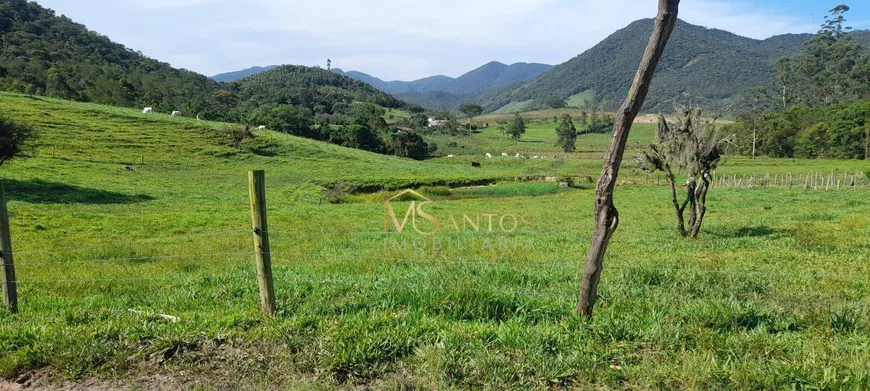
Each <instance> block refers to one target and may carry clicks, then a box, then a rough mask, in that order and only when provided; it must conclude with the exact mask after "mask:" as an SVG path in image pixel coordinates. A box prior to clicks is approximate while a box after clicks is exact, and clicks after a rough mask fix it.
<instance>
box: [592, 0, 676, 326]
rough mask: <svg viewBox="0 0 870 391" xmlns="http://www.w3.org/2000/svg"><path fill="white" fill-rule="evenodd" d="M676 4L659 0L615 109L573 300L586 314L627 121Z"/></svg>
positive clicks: (607, 234)
mask: <svg viewBox="0 0 870 391" xmlns="http://www.w3.org/2000/svg"><path fill="white" fill-rule="evenodd" d="M679 5H680V0H659V10H658V15H657V16H656V21H655V28H654V30H653V33H652V36H651V37H650V40H649V44H648V45H647V48H646V51H645V52H644V55H643V59H642V60H641V62H640V66H639V67H638V69H637V74H636V75H635V76H634V82H633V84H632V86H631V90H630V91H629V92H628V97H627V98H626V99H625V103H623V104H622V107H621V108H620V110H619V112H618V113H617V116H616V121H615V122H614V125H613V139H612V140H611V144H610V149H609V150H608V151H607V154H606V155H605V156H604V168H603V169H602V170H601V177H600V178H599V179H598V187H597V188H596V191H595V231H594V233H593V234H592V240H591V245H590V246H589V255H588V256H587V257H586V267H585V270H584V273H583V281H582V282H581V283H580V298H579V300H578V301H577V311H578V312H579V313H580V314H582V315H583V316H585V317H586V318H591V317H592V310H593V308H594V307H595V300H596V298H597V296H598V282H599V280H600V279H601V271H602V267H603V264H604V254H605V253H606V252H607V245H608V243H609V242H610V238H611V237H613V233H614V232H616V228H617V227H618V226H619V212H618V211H617V210H616V207H615V206H614V205H613V189H614V188H615V186H616V178H617V176H618V175H619V166H620V164H622V156H623V154H624V153H625V143H626V140H627V139H628V134H629V132H630V131H631V124H632V123H633V122H634V119H635V118H636V117H637V114H638V112H640V109H641V107H643V102H644V100H645V99H646V95H647V92H649V87H650V82H651V81H652V78H653V75H654V74H655V71H656V67H657V66H658V63H659V59H661V57H662V53H663V52H664V50H665V46H666V45H667V43H668V39H669V38H670V36H671V33H672V32H673V31H674V26H675V25H676V23H677V13H678V10H679Z"/></svg>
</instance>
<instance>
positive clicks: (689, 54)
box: [479, 19, 870, 111]
mask: <svg viewBox="0 0 870 391" xmlns="http://www.w3.org/2000/svg"><path fill="white" fill-rule="evenodd" d="M653 23H654V20H653V19H641V20H638V21H635V22H633V23H631V24H629V25H628V26H626V27H625V28H623V29H621V30H619V31H616V32H615V33H613V34H612V35H610V36H609V37H607V38H606V39H604V40H603V41H601V42H600V43H598V44H597V45H595V46H594V47H592V48H590V49H589V50H587V51H585V52H583V53H582V54H580V55H579V56H577V57H574V58H573V59H571V60H569V61H567V62H565V63H563V64H561V65H558V66H556V67H555V68H553V69H551V70H550V71H548V72H545V73H544V74H542V75H540V76H539V77H538V78H536V79H535V80H534V81H531V82H529V83H527V84H524V85H522V86H520V87H519V88H514V89H505V90H503V91H501V92H500V93H498V94H490V96H486V97H482V98H481V100H480V102H479V103H481V104H482V105H483V106H484V107H485V109H486V110H487V111H495V110H498V109H499V108H501V107H504V106H506V105H508V104H510V103H512V102H527V101H532V100H534V101H536V102H543V101H544V100H546V99H547V98H552V97H556V98H560V99H568V98H569V97H571V96H573V95H576V94H580V93H584V92H585V91H593V92H595V93H596V95H597V96H598V97H599V98H601V99H603V100H605V101H606V102H607V103H608V106H609V107H610V108H614V107H616V106H617V105H619V104H620V103H621V102H622V100H623V99H624V98H625V95H626V93H627V92H628V90H629V88H630V87H631V82H632V79H633V77H634V74H635V72H636V71H637V65H638V63H639V62H640V59H641V57H642V55H643V51H644V49H645V47H646V45H647V43H648V41H649V35H650V32H651V31H652V29H653ZM850 34H852V36H853V38H854V39H855V40H856V41H857V42H859V43H861V44H862V45H864V46H865V47H867V48H870V32H868V31H858V32H853V33H850ZM811 37H812V34H785V35H778V36H774V37H771V38H768V39H765V40H756V39H752V38H746V37H742V36H739V35H736V34H733V33H730V32H727V31H724V30H717V29H709V28H706V27H702V26H696V25H692V24H689V23H687V22H685V21H682V20H679V21H678V22H677V26H676V28H675V30H674V33H673V34H672V36H671V39H670V41H669V42H668V46H667V48H666V49H665V53H664V55H663V57H662V59H661V61H660V63H659V66H658V69H657V71H656V75H655V78H654V79H653V83H652V86H651V88H650V92H649V95H648V97H647V99H646V105H645V110H662V111H668V110H671V109H672V108H673V105H674V104H677V103H692V104H699V105H704V106H711V105H713V106H715V105H718V104H722V103H725V102H727V101H729V100H731V99H734V98H736V97H738V96H740V95H741V94H743V93H744V92H745V91H747V90H748V89H750V88H752V87H756V86H770V85H771V84H772V83H773V80H774V78H775V75H776V72H777V71H776V67H775V63H776V60H777V59H779V58H780V57H782V56H786V55H795V54H797V53H799V52H801V51H802V50H803V48H804V42H806V41H807V40H808V39H809V38H811Z"/></svg>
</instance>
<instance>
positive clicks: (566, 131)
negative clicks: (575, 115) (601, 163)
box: [556, 114, 577, 152]
mask: <svg viewBox="0 0 870 391" xmlns="http://www.w3.org/2000/svg"><path fill="white" fill-rule="evenodd" d="M556 135H557V136H558V137H559V139H558V140H557V141H556V146H557V147H562V150H563V151H565V152H574V151H575V150H576V143H577V128H575V127H574V121H573V120H572V119H571V116H570V115H568V114H565V115H563V116H562V118H560V119H559V121H558V123H557V125H556Z"/></svg>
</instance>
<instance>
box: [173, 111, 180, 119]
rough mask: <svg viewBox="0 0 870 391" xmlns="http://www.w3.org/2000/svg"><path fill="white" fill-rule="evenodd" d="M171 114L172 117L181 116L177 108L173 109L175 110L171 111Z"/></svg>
mask: <svg viewBox="0 0 870 391" xmlns="http://www.w3.org/2000/svg"><path fill="white" fill-rule="evenodd" d="M172 116H173V117H181V112H180V111H178V110H175V111H173V112H172Z"/></svg>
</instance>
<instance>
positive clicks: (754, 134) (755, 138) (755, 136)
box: [752, 128, 758, 159]
mask: <svg viewBox="0 0 870 391" xmlns="http://www.w3.org/2000/svg"><path fill="white" fill-rule="evenodd" d="M757 142H758V130H756V129H755V128H752V158H753V159H755V144H756V143H757Z"/></svg>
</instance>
